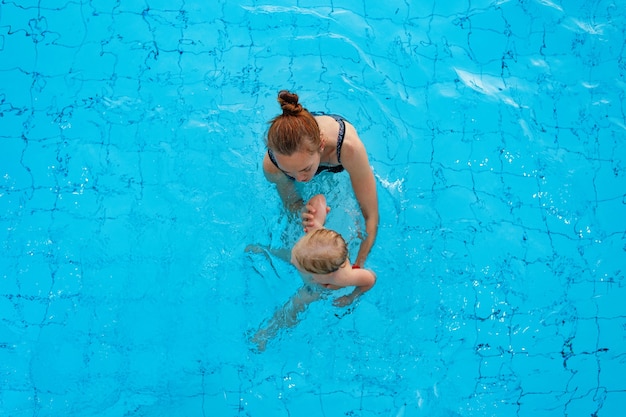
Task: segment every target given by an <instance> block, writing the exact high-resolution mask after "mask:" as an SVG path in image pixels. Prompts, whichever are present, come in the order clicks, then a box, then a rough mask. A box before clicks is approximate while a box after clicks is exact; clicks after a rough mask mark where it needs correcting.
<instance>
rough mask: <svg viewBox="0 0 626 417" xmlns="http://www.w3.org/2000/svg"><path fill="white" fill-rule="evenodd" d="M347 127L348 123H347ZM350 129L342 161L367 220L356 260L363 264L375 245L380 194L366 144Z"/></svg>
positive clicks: (356, 263) (342, 151)
mask: <svg viewBox="0 0 626 417" xmlns="http://www.w3.org/2000/svg"><path fill="white" fill-rule="evenodd" d="M347 127H348V125H346V128H347ZM350 130H351V131H352V132H351V133H352V134H351V135H350V140H349V141H345V142H344V145H343V147H342V149H341V163H342V165H343V166H344V168H345V169H346V171H348V173H349V174H350V181H351V182H352V189H353V190H354V195H355V197H356V199H357V201H358V202H359V206H360V207H361V213H362V214H363V219H364V220H365V237H364V239H363V241H362V242H361V246H360V247H359V252H358V254H357V258H356V260H355V261H354V264H355V265H358V266H363V264H364V263H365V259H366V258H367V256H368V255H369V253H370V251H371V250H372V246H374V242H375V241H376V234H377V232H378V195H377V192H376V179H375V178H374V173H373V172H372V168H371V167H370V164H369V159H368V157H367V152H366V150H365V146H364V145H363V142H361V140H360V139H359V137H358V135H357V134H356V131H354V128H351V129H350Z"/></svg>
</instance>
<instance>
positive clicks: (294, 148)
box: [267, 90, 322, 181]
mask: <svg viewBox="0 0 626 417" xmlns="http://www.w3.org/2000/svg"><path fill="white" fill-rule="evenodd" d="M278 103H279V104H280V107H281V108H282V110H283V112H282V114H280V115H278V116H276V117H275V118H274V119H273V120H272V121H271V125H270V128H269V130H268V132H267V147H268V148H269V149H271V150H272V152H273V153H274V156H275V158H276V160H277V162H278V165H279V167H280V168H281V169H282V170H283V171H285V172H286V173H288V174H289V175H291V176H293V177H294V178H296V179H297V180H298V181H308V180H310V179H311V178H312V177H313V175H314V174H315V171H316V170H317V167H318V166H319V163H320V155H321V150H322V140H321V137H320V129H319V126H318V125H317V121H316V120H315V117H313V115H312V114H311V113H309V111H308V110H306V109H305V108H304V107H302V105H301V104H300V103H299V102H298V95H297V94H293V93H290V92H289V91H286V90H282V91H281V92H279V93H278ZM305 170H306V171H307V172H306V173H305V172H304V171H305ZM311 170H312V171H313V172H309V171H311Z"/></svg>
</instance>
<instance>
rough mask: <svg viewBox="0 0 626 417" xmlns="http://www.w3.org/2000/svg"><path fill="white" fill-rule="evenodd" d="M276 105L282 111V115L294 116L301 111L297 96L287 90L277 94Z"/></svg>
mask: <svg viewBox="0 0 626 417" xmlns="http://www.w3.org/2000/svg"><path fill="white" fill-rule="evenodd" d="M278 103H279V104H280V107H281V108H282V109H283V114H287V115H296V114H298V113H300V112H301V111H302V105H301V104H300V103H298V95H297V94H294V93H291V92H289V91H287V90H281V91H280V92H279V93H278Z"/></svg>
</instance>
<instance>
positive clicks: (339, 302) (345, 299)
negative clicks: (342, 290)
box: [333, 295, 354, 307]
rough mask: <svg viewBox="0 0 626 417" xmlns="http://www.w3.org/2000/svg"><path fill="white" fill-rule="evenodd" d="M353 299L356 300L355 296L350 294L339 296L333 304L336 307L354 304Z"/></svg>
mask: <svg viewBox="0 0 626 417" xmlns="http://www.w3.org/2000/svg"><path fill="white" fill-rule="evenodd" d="M353 301H354V297H350V296H349V295H344V296H342V297H339V298H337V299H336V300H335V301H333V305H334V306H335V307H346V306H349V305H350V304H352V302H353Z"/></svg>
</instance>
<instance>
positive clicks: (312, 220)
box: [301, 204, 330, 233]
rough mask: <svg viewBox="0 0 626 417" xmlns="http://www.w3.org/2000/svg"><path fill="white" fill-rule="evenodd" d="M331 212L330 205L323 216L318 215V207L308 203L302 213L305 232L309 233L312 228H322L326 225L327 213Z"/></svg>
mask: <svg viewBox="0 0 626 417" xmlns="http://www.w3.org/2000/svg"><path fill="white" fill-rule="evenodd" d="M329 212H330V207H328V206H326V213H325V214H324V215H323V216H319V215H316V214H317V209H316V208H315V207H314V206H313V205H311V204H307V205H306V206H305V207H304V210H303V211H302V214H301V217H302V227H303V228H304V232H305V233H308V232H309V231H310V230H314V229H321V228H322V227H324V221H325V220H326V214H328V213H329Z"/></svg>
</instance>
